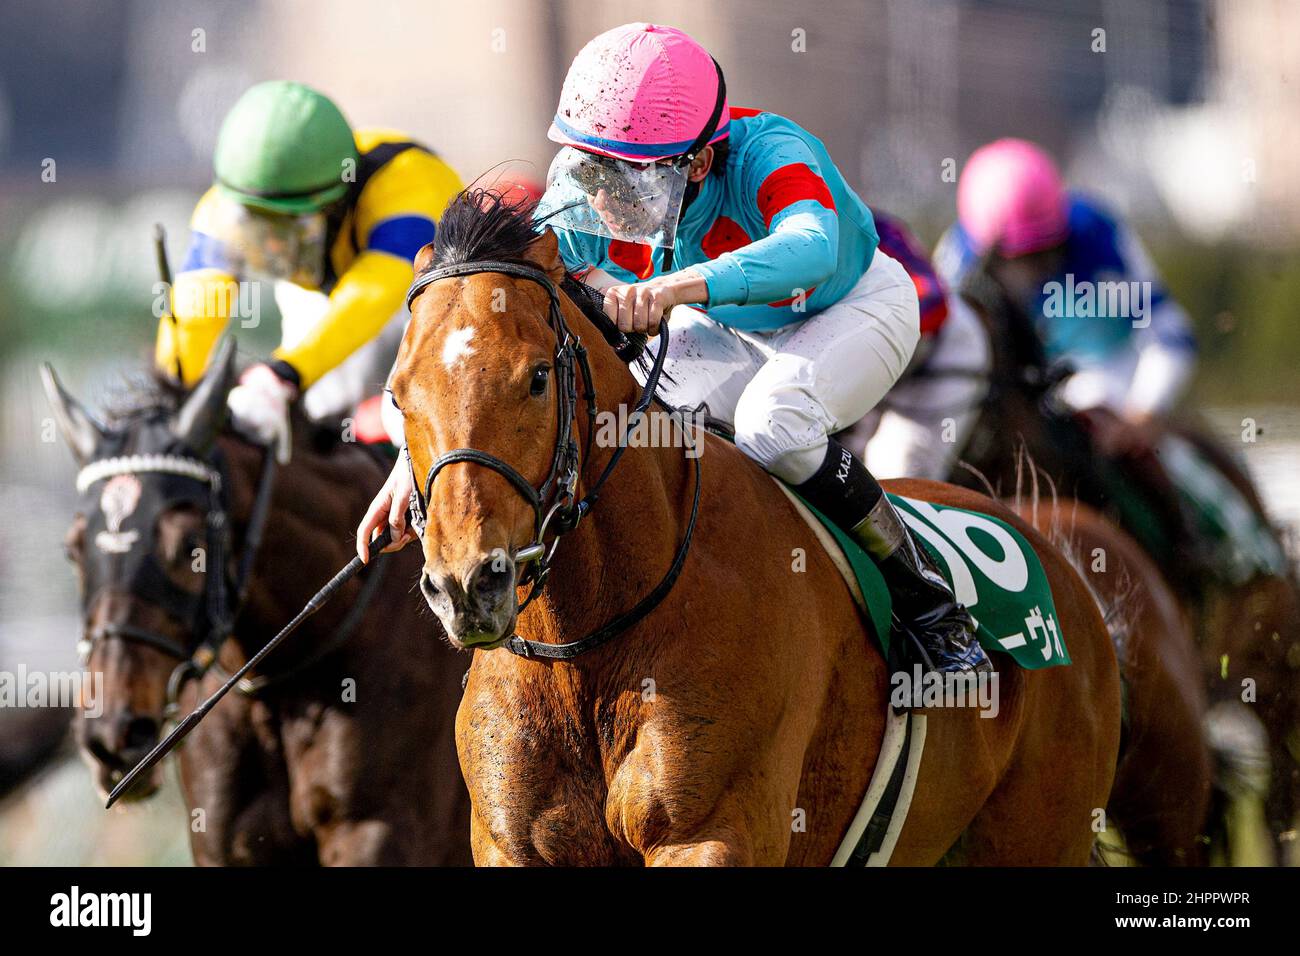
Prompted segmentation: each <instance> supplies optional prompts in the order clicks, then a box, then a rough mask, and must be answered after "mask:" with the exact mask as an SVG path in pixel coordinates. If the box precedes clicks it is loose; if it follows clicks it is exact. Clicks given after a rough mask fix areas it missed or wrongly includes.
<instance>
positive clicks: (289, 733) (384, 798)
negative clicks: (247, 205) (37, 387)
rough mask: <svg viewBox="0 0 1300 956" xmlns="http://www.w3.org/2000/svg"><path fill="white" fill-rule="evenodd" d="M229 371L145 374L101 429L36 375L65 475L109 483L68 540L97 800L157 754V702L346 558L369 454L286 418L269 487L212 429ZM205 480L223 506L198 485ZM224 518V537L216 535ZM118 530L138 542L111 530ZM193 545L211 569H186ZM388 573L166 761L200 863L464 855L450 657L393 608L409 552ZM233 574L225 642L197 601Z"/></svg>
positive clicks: (377, 471) (250, 458)
mask: <svg viewBox="0 0 1300 956" xmlns="http://www.w3.org/2000/svg"><path fill="white" fill-rule="evenodd" d="M233 381H234V346H233V340H227V342H226V344H225V345H224V347H223V350H222V351H221V352H220V354H219V355H218V356H217V358H216V359H215V360H214V362H213V364H212V366H211V368H210V369H209V371H208V373H207V374H206V375H205V376H204V378H203V380H202V381H201V382H200V384H199V385H197V386H196V387H195V389H194V390H193V391H192V392H191V393H189V394H188V395H187V394H185V393H182V392H181V391H179V390H178V389H175V388H173V387H171V386H169V385H168V384H167V383H165V382H164V381H162V380H158V381H156V382H153V383H152V384H151V385H149V386H148V387H144V388H137V389H136V390H135V391H134V392H133V394H132V395H130V396H129V398H128V407H126V408H124V409H122V410H121V411H120V412H119V413H118V414H116V415H115V416H114V418H113V419H111V420H110V422H109V424H108V425H107V426H104V425H100V424H99V423H98V422H97V421H96V420H95V419H94V418H92V417H91V415H90V414H89V413H88V412H87V411H86V410H85V409H84V408H83V407H82V406H81V405H80V404H79V403H77V401H76V400H75V399H74V398H72V396H71V395H69V394H68V393H67V392H66V391H64V389H63V388H62V386H61V385H60V384H59V383H58V381H57V379H56V378H55V377H54V375H53V372H52V370H47V372H46V387H47V392H48V393H49V397H50V399H51V402H52V403H53V406H54V408H55V411H56V420H57V421H58V422H59V423H60V425H61V426H62V431H63V434H64V438H65V440H66V441H67V443H68V444H69V446H70V447H71V448H72V449H73V452H74V454H75V456H76V458H77V460H78V463H79V465H80V466H81V467H82V472H81V473H80V476H79V478H82V477H84V478H86V479H94V478H96V477H97V476H99V475H103V476H108V475H109V474H110V473H112V474H113V475H114V477H112V478H110V479H109V483H111V482H113V481H116V482H119V485H118V486H116V487H115V488H114V489H113V490H110V489H109V483H105V482H104V481H103V480H102V479H101V480H99V481H93V482H92V481H88V482H87V484H88V485H89V487H88V488H87V489H86V493H84V494H83V495H82V497H81V504H80V506H79V509H78V514H77V516H76V518H75V520H74V521H73V524H72V526H71V528H70V530H69V532H68V535H67V538H66V544H67V550H68V555H69V557H70V558H71V560H72V561H73V563H74V565H75V566H76V568H77V572H78V576H79V578H80V580H81V584H82V590H83V598H84V621H83V627H84V631H83V635H84V636H83V651H84V652H88V656H87V659H86V664H85V666H86V667H87V668H88V669H89V670H91V671H92V672H100V673H102V674H103V681H104V683H103V691H102V697H103V699H102V700H101V701H99V702H98V704H99V705H100V706H99V707H97V708H96V709H97V710H101V711H102V712H101V713H100V714H99V716H89V715H88V714H86V713H84V712H82V713H79V715H78V717H77V718H76V739H77V742H78V744H79V747H80V749H81V752H82V754H83V756H84V757H85V758H86V761H87V763H89V765H90V766H91V768H92V772H93V773H94V776H95V783H96V787H97V789H98V790H99V791H100V793H101V794H104V793H107V791H108V790H110V789H111V788H112V786H113V784H115V783H116V782H117V781H118V780H119V779H120V778H121V776H122V775H123V774H124V773H125V772H126V771H127V770H129V769H130V768H131V767H132V766H133V765H134V764H135V763H137V762H138V761H139V759H140V758H141V757H143V756H144V755H145V754H146V753H148V752H149V750H150V749H151V748H152V747H153V745H154V744H155V743H156V742H157V740H158V737H159V733H160V730H161V729H162V727H163V725H164V723H165V720H166V718H167V716H168V713H167V712H168V709H169V705H170V706H171V707H178V708H179V710H180V712H181V713H182V714H183V713H187V712H188V711H189V710H191V709H192V708H193V707H194V705H195V704H196V703H197V701H198V700H201V699H203V698H205V697H207V696H208V695H209V694H211V693H212V692H213V691H214V690H215V689H216V688H217V687H218V686H219V685H220V683H221V682H222V681H224V679H225V677H226V676H227V675H228V674H229V673H231V672H233V671H234V670H236V669H237V668H238V667H239V666H240V665H241V664H242V663H243V662H244V661H245V660H247V659H248V657H249V656H250V655H252V654H253V653H255V652H256V651H257V650H258V649H259V648H261V647H262V645H263V644H265V642H266V641H267V640H268V639H269V638H270V637H271V636H273V635H274V634H275V633H276V632H277V631H278V630H279V629H280V628H281V627H282V626H283V625H284V623H285V622H287V621H288V620H289V618H290V617H292V616H293V614H294V613H296V612H297V611H298V610H299V609H300V608H301V607H302V605H303V603H304V602H305V601H306V600H307V598H308V597H310V596H311V594H312V593H313V592H314V591H315V590H316V588H318V587H319V586H320V585H321V584H322V583H324V582H325V581H327V580H328V579H329V578H330V576H331V575H332V574H333V573H334V572H335V571H336V570H337V569H338V568H339V567H340V566H341V565H342V564H343V563H345V562H346V561H347V559H348V554H349V547H348V538H349V535H348V529H349V526H350V523H351V522H353V521H354V520H355V516H356V514H357V513H358V512H359V511H360V510H361V509H363V508H364V507H365V504H366V500H368V496H369V494H370V491H371V490H372V489H373V487H374V486H375V485H377V484H379V483H380V482H382V480H383V476H384V474H385V466H384V464H383V463H382V462H381V461H380V460H378V455H377V454H376V453H374V452H372V451H371V450H369V449H366V448H364V447H363V446H360V445H356V444H351V443H348V442H344V441H342V440H341V429H329V428H326V427H324V426H315V425H313V424H312V423H309V422H308V421H307V420H305V419H304V418H302V417H301V415H300V414H298V413H296V412H295V421H294V429H293V434H294V447H293V455H292V460H291V462H290V464H288V465H285V466H283V467H281V468H280V469H279V470H278V472H277V473H275V474H273V475H270V476H269V480H268V471H267V469H268V468H270V467H271V462H272V459H270V458H269V457H268V456H267V455H266V454H265V453H264V452H263V450H262V449H261V448H259V447H255V446H254V445H252V444H249V443H248V442H246V441H245V440H243V439H242V438H240V437H238V436H236V435H235V434H234V433H232V432H230V431H228V430H223V429H222V428H221V427H220V425H221V422H222V419H223V417H224V414H225V411H224V410H225V402H226V395H227V393H228V392H229V390H230V387H231V385H232V383H233ZM213 474H215V475H217V476H218V477H219V480H220V489H221V494H220V495H216V496H214V495H211V494H210V492H211V489H210V488H209V487H207V486H205V484H204V483H203V481H202V479H203V478H204V477H205V475H213ZM262 489H269V491H265V492H263V491H262ZM259 502H264V504H263V506H262V510H261V514H262V515H264V517H263V518H261V519H260V520H259V517H258V516H257V512H258V510H259ZM217 514H220V515H221V519H222V520H221V523H222V524H223V525H226V526H228V527H229V531H230V535H229V542H228V545H229V546H228V547H221V546H220V540H219V538H218V537H217V536H216V535H215V534H214V531H213V529H214V527H215V525H214V521H213V516H214V515H217ZM127 518H129V524H130V525H131V528H132V529H133V530H129V531H127V530H123V528H124V527H125V524H124V521H125V520H126V519H127ZM258 528H260V529H262V530H264V532H265V533H264V534H261V535H260V537H261V544H260V547H259V546H258V544H257V540H256V539H257V538H258V536H259V535H258V534H257V531H256V530H254V529H258ZM96 529H99V530H98V532H97V533H96ZM123 535H133V536H134V539H133V538H131V537H127V538H124V537H123ZM250 539H251V540H250ZM105 549H107V551H106V550H105ZM201 550H205V551H206V554H207V555H208V556H210V557H211V560H212V565H213V566H212V567H210V568H208V569H207V570H206V571H205V570H204V569H203V567H202V566H196V564H195V562H194V560H193V558H194V556H195V555H197V554H199V552H200V551H201ZM114 551H116V552H117V553H116V554H114V553H110V552H114ZM219 555H224V556H223V557H219ZM387 561H388V562H391V563H390V564H389V566H388V567H386V568H385V567H384V563H380V564H379V565H376V566H375V567H373V568H372V569H371V570H370V571H369V572H367V578H368V579H367V581H365V582H356V581H354V582H352V583H350V584H349V585H348V589H347V591H346V592H345V593H343V594H341V595H340V596H339V598H337V599H336V600H335V601H333V602H331V604H329V605H327V606H326V607H325V608H324V609H322V610H321V611H320V612H319V613H318V614H317V615H315V616H314V617H312V618H311V619H310V620H309V621H307V622H306V623H305V624H304V625H303V627H302V630H301V632H300V633H298V634H296V635H295V636H294V638H293V640H292V641H290V642H289V643H288V644H286V645H285V647H284V648H281V649H279V650H277V651H276V653H275V654H274V655H273V656H272V657H270V658H268V660H267V662H266V669H265V670H261V669H259V672H257V674H256V677H255V679H254V680H253V681H252V683H251V684H249V685H244V686H243V687H242V688H241V689H242V690H243V691H244V692H241V693H233V694H230V695H228V696H227V697H226V698H225V699H224V700H223V701H222V702H221V704H220V705H219V706H218V707H216V708H215V709H214V710H213V711H212V712H211V713H210V714H209V715H208V716H207V718H206V719H205V720H204V721H203V722H202V723H201V724H200V725H199V726H198V728H197V729H195V731H194V732H193V733H192V734H191V735H190V736H189V737H188V738H187V739H186V742H185V745H184V746H183V747H182V748H181V749H180V750H179V751H178V760H179V765H180V781H181V788H182V791H183V794H184V798H185V802H186V804H187V805H188V807H189V808H190V821H189V822H190V844H191V848H192V852H193V855H194V860H195V862H196V863H199V864H201V865H232V864H238V865H271V864H316V863H320V864H328V865H371V864H388V865H391V864H423V865H436V864H455V865H466V864H468V863H469V862H470V855H469V845H468V833H469V827H468V822H469V821H468V808H469V803H468V796H467V794H466V792H465V789H464V785H463V783H462V782H461V779H460V773H459V769H458V767H457V765H456V757H455V750H454V742H453V738H452V729H453V721H454V715H455V709H456V702H457V699H458V698H459V695H460V680H461V676H462V673H463V671H464V667H463V666H460V665H459V664H458V661H457V660H456V655H454V654H453V653H452V652H451V651H450V650H448V649H447V648H446V647H445V646H444V645H443V643H442V642H440V641H436V640H431V639H430V634H429V629H428V624H427V622H422V621H419V620H418V619H416V618H415V617H413V616H412V615H410V614H403V613H401V611H402V609H403V608H410V607H411V604H412V600H413V599H412V597H411V594H410V591H411V589H412V586H413V582H414V581H415V579H416V577H417V575H418V572H419V562H418V561H415V560H412V559H411V557H410V556H405V555H391V556H389V558H388V559H387ZM246 562H247V564H246ZM222 565H225V566H226V567H222ZM196 567H197V570H196ZM245 567H246V568H247V570H246V585H247V586H246V592H247V596H246V598H245V599H244V601H243V602H242V606H239V607H237V608H236V607H235V604H236V603H237V596H236V595H235V594H234V592H235V591H237V590H239V589H240V588H239V587H238V583H237V582H238V579H239V574H240V571H239V570H236V568H238V569H240V570H242V569H244V568H245ZM227 569H230V574H229V578H230V579H231V582H230V583H229V584H228V585H226V587H227V589H228V590H227V592H226V593H227V596H228V599H227V600H224V601H222V602H218V603H224V604H225V605H226V607H227V608H228V612H229V613H228V615H222V614H220V613H218V614H217V616H230V617H232V619H231V620H229V622H228V623H229V628H228V630H229V638H228V639H222V634H221V631H223V630H226V629H225V628H217V629H216V631H215V634H216V636H215V637H213V636H212V634H213V631H212V630H211V629H212V628H213V627H215V626H216V624H219V622H213V621H212V620H211V618H212V617H213V609H212V604H211V602H210V598H211V595H212V594H213V590H212V586H213V585H214V582H215V581H217V580H218V578H217V577H216V576H217V575H221V576H222V577H221V581H222V583H223V584H224V583H225V572H226V571H227ZM214 572H215V574H214ZM376 572H379V574H378V575H376ZM416 603H417V604H418V602H416ZM191 611H197V613H190V612H191ZM204 631H207V635H206V636H207V638H208V639H207V640H205V633H204ZM213 644H215V645H216V646H211V645H213ZM205 655H207V656H206V657H205ZM213 658H215V659H213ZM209 661H210V666H206V667H205V666H203V665H207V664H209ZM197 671H203V673H202V674H201V676H198V677H195V676H194V675H195V674H196V672H197ZM182 678H192V679H186V680H183V681H182ZM178 685H179V686H178ZM161 774H162V767H161V765H160V766H159V767H155V768H154V769H153V770H152V771H151V772H150V774H149V775H148V776H147V777H146V778H145V780H144V782H142V783H141V784H140V785H138V786H137V787H135V788H133V789H132V790H131V791H128V793H127V794H126V795H125V796H124V798H123V799H124V801H130V800H136V801H139V800H144V799H147V798H148V797H149V796H150V795H151V794H153V793H154V792H155V791H156V790H157V789H158V787H159V786H160V784H161V782H162V777H161Z"/></svg>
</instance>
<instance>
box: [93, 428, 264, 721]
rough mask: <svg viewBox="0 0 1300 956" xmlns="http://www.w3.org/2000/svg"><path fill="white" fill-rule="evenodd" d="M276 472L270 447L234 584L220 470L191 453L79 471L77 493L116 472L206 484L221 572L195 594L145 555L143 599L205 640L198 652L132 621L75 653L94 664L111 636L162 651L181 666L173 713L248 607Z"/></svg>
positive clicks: (105, 461)
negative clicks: (187, 686)
mask: <svg viewBox="0 0 1300 956" xmlns="http://www.w3.org/2000/svg"><path fill="white" fill-rule="evenodd" d="M276 468H277V465H276V458H275V454H274V451H273V450H271V449H267V451H266V454H265V457H264V459H263V466H262V472H261V477H260V478H259V480H258V486H257V492H256V496H255V497H254V499H253V509H252V512H251V514H250V516H249V523H248V531H247V534H246V535H245V542H244V553H243V555H242V556H241V558H240V561H239V568H238V571H237V573H236V575H235V577H234V578H233V579H232V578H231V577H230V574H229V570H228V567H227V564H226V552H227V549H228V548H229V547H230V521H229V516H228V515H227V512H226V501H225V495H224V488H225V482H224V480H223V475H222V471H221V469H220V468H219V467H214V466H213V465H212V464H210V463H209V462H206V461H202V460H200V459H198V458H193V457H189V456H186V455H164V454H139V455H125V456H119V457H114V458H101V459H99V460H98V461H92V462H90V463H89V464H87V465H86V466H85V467H84V468H82V469H81V471H80V472H78V474H77V481H76V485H77V491H78V492H80V493H83V494H84V493H85V492H86V491H87V490H89V489H90V487H91V486H92V485H94V484H95V483H96V482H98V481H102V480H104V479H106V478H112V477H114V476H116V475H142V474H165V475H173V476H177V477H180V478H185V479H188V480H190V481H194V482H197V483H198V484H200V485H202V486H204V487H205V488H206V489H207V497H208V510H207V519H206V522H205V549H206V562H207V564H206V567H207V568H209V569H215V570H216V573H205V574H204V586H203V593H202V594H201V595H197V596H196V595H192V594H190V593H189V592H187V591H185V590H183V589H182V588H179V587H177V586H176V585H175V584H173V583H172V581H171V580H170V579H169V578H168V577H167V575H166V572H164V571H163V570H162V569H161V568H159V567H158V566H157V562H156V560H154V559H153V557H152V555H149V556H148V557H147V558H146V562H145V565H144V567H145V568H146V573H147V577H146V578H145V584H146V587H145V588H144V590H146V591H148V592H150V593H147V594H143V595H140V596H142V597H144V598H146V599H147V600H153V601H156V602H157V603H158V604H159V606H160V607H161V608H162V609H163V611H164V612H165V613H167V614H168V615H169V616H171V617H173V618H175V619H177V620H180V621H182V622H184V623H186V624H187V625H188V626H189V627H190V628H191V630H192V631H193V632H194V633H195V634H197V635H199V636H200V641H199V644H198V646H197V647H196V648H195V649H194V650H193V651H191V650H190V649H189V648H188V647H186V646H185V645H184V644H182V643H180V642H179V641H177V640H175V639H173V638H170V637H168V636H166V635H164V634H159V633H157V632H156V631H151V630H149V629H147V628H142V627H137V626H136V625H133V624H113V623H110V624H106V625H104V626H103V627H100V628H96V629H95V630H94V631H92V632H90V634H88V635H87V636H86V637H85V638H84V639H83V640H81V641H79V642H78V644H77V651H78V655H79V656H80V658H81V660H82V663H83V665H84V663H85V662H86V661H88V660H89V658H90V654H91V652H92V651H93V650H94V647H95V644H96V643H98V642H100V641H105V640H111V639H113V638H117V639H119V640H127V641H134V642H136V643H138V644H145V645H147V646H149V647H152V648H154V649H155V650H159V651H162V652H163V653H164V654H167V655H169V656H171V657H174V658H176V659H177V660H178V661H179V662H180V663H178V664H177V665H176V668H175V669H174V670H173V671H172V673H171V675H170V676H169V677H168V679H167V705H166V706H167V710H168V711H169V712H171V711H174V710H175V708H176V706H177V702H178V699H179V695H180V689H181V687H182V685H183V684H184V683H185V681H186V680H189V679H197V678H199V677H202V676H203V675H204V674H205V673H207V671H208V670H209V669H210V668H211V667H212V666H213V665H214V664H215V663H216V659H217V654H218V652H219V651H220V649H221V645H222V644H224V643H225V642H226V639H227V638H229V637H230V634H231V632H232V631H233V629H234V624H235V620H236V618H237V617H238V615H239V612H240V610H241V609H242V608H243V605H244V600H245V598H246V597H247V595H248V584H249V578H250V576H251V573H252V567H253V561H254V559H255V558H256V556H257V552H258V550H259V548H260V547H261V543H262V535H263V532H264V531H265V530H266V521H267V517H268V515H269V514H270V506H271V495H272V492H273V490H274V488H275V476H276ZM232 592H233V594H234V601H233V602H232V601H231V594H232Z"/></svg>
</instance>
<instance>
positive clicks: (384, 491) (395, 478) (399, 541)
mask: <svg viewBox="0 0 1300 956" xmlns="http://www.w3.org/2000/svg"><path fill="white" fill-rule="evenodd" d="M413 487H414V486H413V485H412V484H411V469H410V468H409V467H407V464H406V450H405V449H403V450H402V451H401V452H400V453H399V454H398V456H397V464H396V465H394V466H393V470H392V471H391V472H389V474H388V480H387V481H385V482H384V487H382V488H380V489H379V494H377V495H375V498H374V500H373V501H371V502H370V507H369V508H367V509H366V516H365V517H364V518H362V519H361V524H359V525H357V556H358V557H359V558H361V560H362V561H363V562H367V563H368V562H369V561H370V541H371V539H372V538H374V537H375V535H377V534H379V533H380V532H381V531H382V530H383V529H384V527H385V526H387V527H389V528H391V529H392V532H393V543H392V544H390V545H389V546H388V547H386V548H384V553H385V554H386V553H388V552H389V551H399V550H401V549H402V548H404V547H406V546H407V545H408V544H410V543H411V542H412V541H414V540H415V530H414V529H413V528H411V526H410V523H409V522H408V521H407V520H406V509H407V507H408V505H409V504H410V501H411V489H412V488H413Z"/></svg>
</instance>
